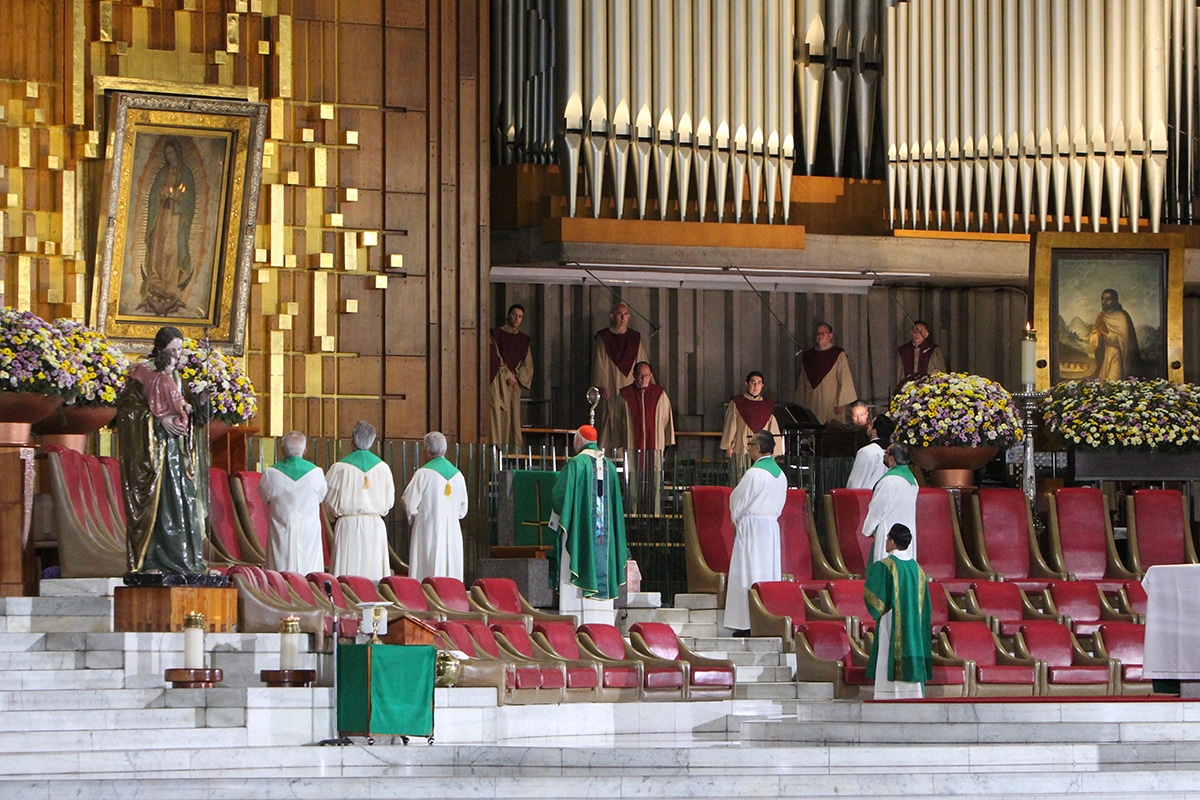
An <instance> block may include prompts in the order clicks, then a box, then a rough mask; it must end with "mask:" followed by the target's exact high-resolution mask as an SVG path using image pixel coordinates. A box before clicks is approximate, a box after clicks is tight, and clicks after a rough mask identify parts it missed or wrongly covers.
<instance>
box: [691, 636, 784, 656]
mask: <svg viewBox="0 0 1200 800" xmlns="http://www.w3.org/2000/svg"><path fill="white" fill-rule="evenodd" d="M688 646H689V647H691V648H692V649H693V650H695V651H697V652H702V653H709V652H713V651H725V652H733V651H735V650H747V651H758V652H774V653H778V652H780V651H781V650H782V649H783V641H782V640H781V639H780V638H779V637H778V636H758V637H751V636H696V637H695V638H694V640H693V641H691V642H689V643H688Z"/></svg>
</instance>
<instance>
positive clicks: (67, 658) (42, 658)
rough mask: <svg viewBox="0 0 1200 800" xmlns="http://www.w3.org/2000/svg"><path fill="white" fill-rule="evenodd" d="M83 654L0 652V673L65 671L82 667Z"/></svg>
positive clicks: (67, 652) (28, 651) (75, 652)
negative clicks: (45, 670)
mask: <svg viewBox="0 0 1200 800" xmlns="http://www.w3.org/2000/svg"><path fill="white" fill-rule="evenodd" d="M85 655H86V654H85V653H83V652H81V651H74V652H72V651H68V650H59V651H54V650H26V651H19V652H12V651H7V652H6V651H0V673H4V672H10V671H14V670H44V669H53V670H66V669H75V668H77V667H83V666H84V662H85Z"/></svg>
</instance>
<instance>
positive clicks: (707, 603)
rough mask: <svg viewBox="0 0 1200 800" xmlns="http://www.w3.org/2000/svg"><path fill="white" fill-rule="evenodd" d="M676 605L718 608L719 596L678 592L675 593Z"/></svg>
mask: <svg viewBox="0 0 1200 800" xmlns="http://www.w3.org/2000/svg"><path fill="white" fill-rule="evenodd" d="M675 607H676V608H688V609H696V610H699V609H712V610H716V608H717V596H716V595H715V594H686V593H685V594H677V595H675Z"/></svg>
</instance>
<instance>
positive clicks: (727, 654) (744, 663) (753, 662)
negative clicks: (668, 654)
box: [701, 650, 787, 667]
mask: <svg viewBox="0 0 1200 800" xmlns="http://www.w3.org/2000/svg"><path fill="white" fill-rule="evenodd" d="M701 655H705V656H708V657H709V658H724V659H727V660H729V661H732V662H733V664H734V666H737V667H779V666H783V665H784V663H785V662H786V661H787V658H786V656H785V654H783V653H772V652H768V651H761V650H729V651H726V650H705V651H704V652H702V653H701Z"/></svg>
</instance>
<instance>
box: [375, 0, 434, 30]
mask: <svg viewBox="0 0 1200 800" xmlns="http://www.w3.org/2000/svg"><path fill="white" fill-rule="evenodd" d="M427 2H428V0H388V2H387V3H385V4H384V5H385V8H384V10H383V16H384V24H385V25H387V26H389V27H404V28H424V27H425V25H426V19H427V9H426V3H427Z"/></svg>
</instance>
